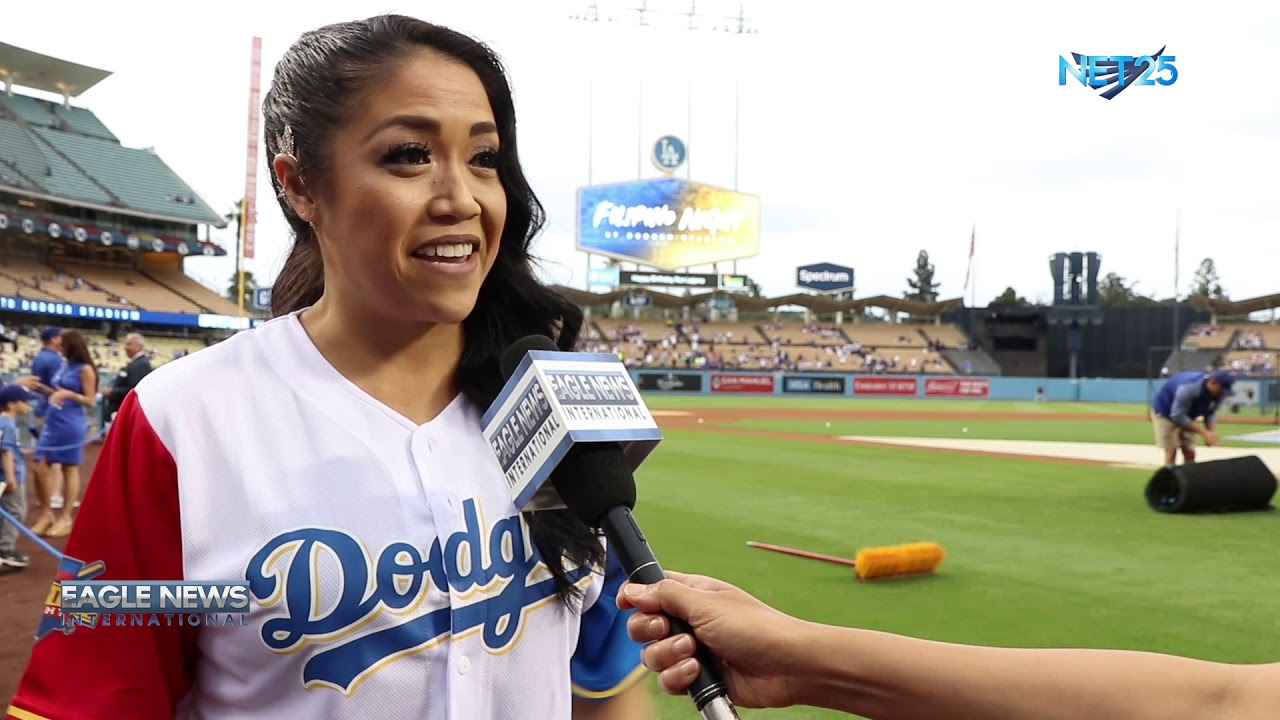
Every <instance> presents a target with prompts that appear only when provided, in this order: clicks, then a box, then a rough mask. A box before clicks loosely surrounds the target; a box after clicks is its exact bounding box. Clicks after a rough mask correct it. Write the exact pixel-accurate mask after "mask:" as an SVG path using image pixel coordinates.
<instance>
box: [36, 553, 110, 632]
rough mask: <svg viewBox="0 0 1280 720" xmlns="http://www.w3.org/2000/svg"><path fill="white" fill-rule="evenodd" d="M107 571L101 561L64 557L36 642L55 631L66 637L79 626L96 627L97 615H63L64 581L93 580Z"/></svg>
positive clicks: (45, 603)
mask: <svg viewBox="0 0 1280 720" xmlns="http://www.w3.org/2000/svg"><path fill="white" fill-rule="evenodd" d="M106 569H107V566H106V564H104V563H103V562H102V561H101V560H95V561H94V562H91V563H85V562H83V561H81V560H77V559H76V558H73V557H69V556H63V558H62V561H61V562H60V563H58V572H57V574H56V575H54V577H53V585H52V586H51V587H50V588H49V595H48V596H47V597H46V598H45V601H44V615H42V616H41V617H40V624H39V625H38V626H36V640H35V641H36V642H40V641H41V640H43V639H44V637H45V636H46V635H48V634H49V633H51V632H53V631H55V630H57V631H58V632H60V633H63V634H64V635H70V634H71V633H72V632H74V631H75V629H76V626H77V625H84V626H86V627H94V626H96V625H97V624H98V616H97V615H95V614H85V613H76V614H72V615H64V614H63V612H62V581H63V580H92V579H94V578H96V577H98V576H99V575H101V574H102V573H103V572H105V571H106Z"/></svg>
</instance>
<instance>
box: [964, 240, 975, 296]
mask: <svg viewBox="0 0 1280 720" xmlns="http://www.w3.org/2000/svg"><path fill="white" fill-rule="evenodd" d="M977 240H978V226H977V225H974V226H973V232H972V233H971V234H970V235H969V265H968V266H967V267H966V268H965V270H964V289H965V291H968V290H969V276H970V275H971V274H973V249H974V245H975V244H976V243H977Z"/></svg>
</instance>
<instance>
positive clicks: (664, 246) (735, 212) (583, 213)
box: [577, 178, 760, 270]
mask: <svg viewBox="0 0 1280 720" xmlns="http://www.w3.org/2000/svg"><path fill="white" fill-rule="evenodd" d="M577 235H578V237H577V248H578V250H581V251H583V252H589V253H595V254H598V255H605V256H607V257H613V258H617V259H619V260H629V261H631V262H636V263H639V264H641V265H648V266H650V267H655V268H662V269H664V270H675V269H678V268H684V267H690V266H694V265H709V264H711V263H718V262H725V261H728V260H738V259H742V258H749V257H755V256H757V255H759V254H760V198H759V196H756V195H747V194H745V193H740V192H735V191H733V190H726V189H724V188H718V187H713V186H710V185H703V184H700V183H695V182H690V181H688V180H681V179H680V178H658V179H655V180H637V181H633V182H626V183H616V184H610V185H593V186H590V187H584V188H579V189H578V231H577Z"/></svg>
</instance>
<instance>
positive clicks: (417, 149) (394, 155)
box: [384, 145, 431, 165]
mask: <svg viewBox="0 0 1280 720" xmlns="http://www.w3.org/2000/svg"><path fill="white" fill-rule="evenodd" d="M384 159H385V161H386V162H387V163H389V164H392V165H421V164H423V163H426V162H428V161H429V160H430V159H431V151H430V150H428V149H427V148H426V147H424V146H422V145H404V146H401V147H398V148H395V149H393V150H391V151H390V152H388V153H387V154H386V157H385V158H384Z"/></svg>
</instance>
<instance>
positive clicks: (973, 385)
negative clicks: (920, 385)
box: [924, 378, 991, 398]
mask: <svg viewBox="0 0 1280 720" xmlns="http://www.w3.org/2000/svg"><path fill="white" fill-rule="evenodd" d="M990 395H991V380H990V378H927V379H926V380H925V381H924V396H925V397H966V398H984V397H989V396H990Z"/></svg>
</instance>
